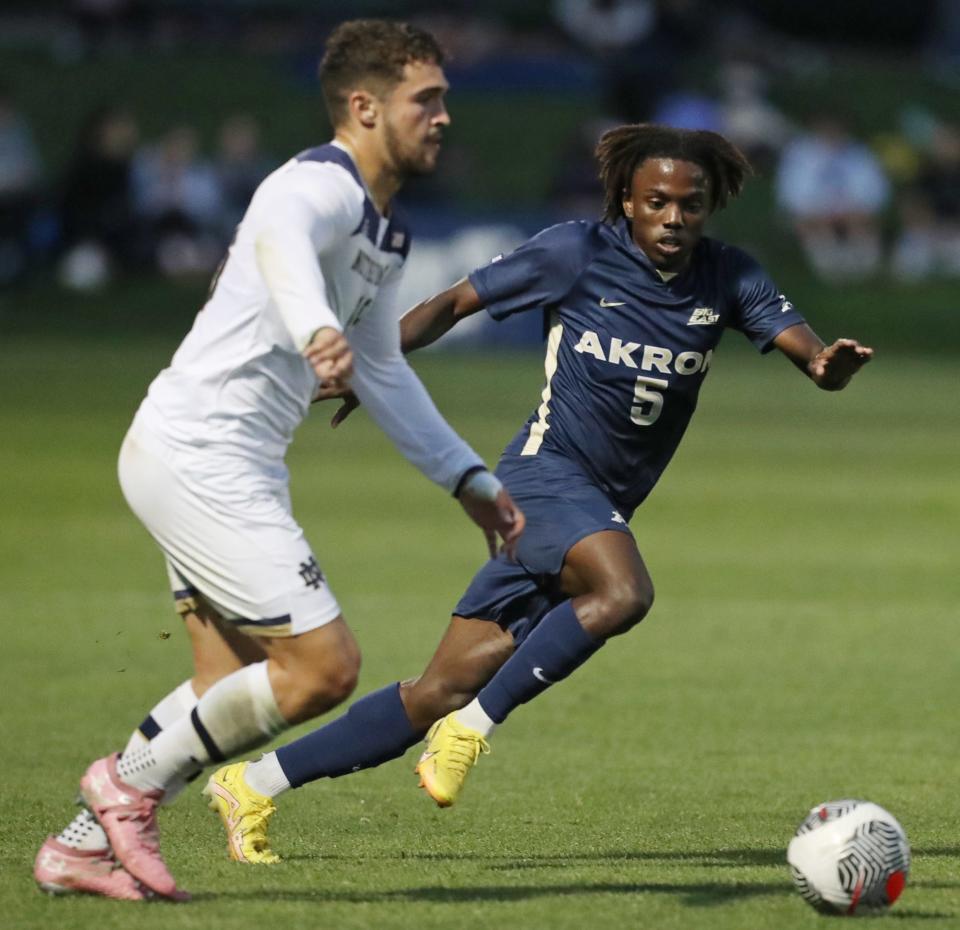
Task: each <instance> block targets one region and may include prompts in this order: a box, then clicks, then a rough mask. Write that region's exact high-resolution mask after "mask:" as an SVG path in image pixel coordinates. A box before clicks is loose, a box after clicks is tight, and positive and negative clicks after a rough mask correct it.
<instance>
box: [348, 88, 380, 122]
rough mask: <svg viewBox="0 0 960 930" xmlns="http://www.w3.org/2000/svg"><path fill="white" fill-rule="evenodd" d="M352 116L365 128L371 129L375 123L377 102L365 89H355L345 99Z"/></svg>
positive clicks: (377, 111) (377, 109)
mask: <svg viewBox="0 0 960 930" xmlns="http://www.w3.org/2000/svg"><path fill="white" fill-rule="evenodd" d="M347 104H348V106H349V108H350V113H351V115H352V116H353V118H354V119H355V120H356V121H357V122H358V123H359V124H360V125H361V126H363V127H364V128H365V129H373V127H374V126H376V124H377V115H378V113H379V102H378V100H377V98H376V97H374V96H373V94H370V93H368V92H367V91H365V90H355V91H353V93H351V94H350V96H349V98H348V99H347Z"/></svg>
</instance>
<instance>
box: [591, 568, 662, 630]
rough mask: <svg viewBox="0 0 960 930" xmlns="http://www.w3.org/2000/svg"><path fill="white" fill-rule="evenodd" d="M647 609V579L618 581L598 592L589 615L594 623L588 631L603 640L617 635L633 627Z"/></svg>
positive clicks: (649, 601) (650, 590)
mask: <svg viewBox="0 0 960 930" xmlns="http://www.w3.org/2000/svg"><path fill="white" fill-rule="evenodd" d="M651 607H653V583H652V582H651V581H650V579H649V578H632V579H627V580H625V581H620V582H618V583H617V584H616V585H613V586H611V587H610V588H609V589H608V590H606V591H604V592H603V593H602V595H601V596H600V598H599V601H598V604H597V609H596V610H595V611H594V612H593V613H594V615H595V620H594V622H593V623H590V624H589V627H588V628H589V629H590V632H592V633H593V634H594V635H599V636H602V637H603V638H607V637H609V636H617V635H619V634H621V633H626V632H627V631H628V630H630V629H631V628H633V627H634V626H636V625H637V624H638V623H639V622H640V621H641V620H642V619H643V618H644V617H645V616H646V615H647V614H648V613H650V608H651ZM585 625H587V624H585Z"/></svg>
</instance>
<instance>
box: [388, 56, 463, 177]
mask: <svg viewBox="0 0 960 930" xmlns="http://www.w3.org/2000/svg"><path fill="white" fill-rule="evenodd" d="M403 75H404V76H403V80H402V81H401V82H400V83H399V84H397V85H396V86H395V87H394V88H393V90H392V91H391V92H390V94H389V95H388V97H387V98H386V100H385V101H384V143H385V145H386V149H387V155H388V157H389V159H390V162H391V167H392V168H393V169H394V171H396V172H397V174H398V175H400V176H401V177H410V176H412V175H419V174H430V172H432V171H433V170H434V168H436V166H437V156H438V155H439V153H440V141H441V139H442V137H443V131H444V129H445V128H446V127H447V126H449V125H450V114H449V113H447V108H446V105H445V103H444V96H445V95H446V93H447V89H448V87H449V86H450V85H449V84H448V83H447V79H446V78H445V77H444V76H443V69H442V68H441V67H440V66H439V65H435V64H430V63H428V62H419V61H418V62H411V63H409V64H407V65H405V66H404V69H403Z"/></svg>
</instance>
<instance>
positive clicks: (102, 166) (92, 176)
mask: <svg viewBox="0 0 960 930" xmlns="http://www.w3.org/2000/svg"><path fill="white" fill-rule="evenodd" d="M138 138H139V130H138V127H137V123H136V121H135V120H134V118H133V115H132V114H131V113H130V112H128V111H127V110H125V109H124V108H122V107H114V106H106V107H101V108H99V109H98V110H96V111H94V112H93V113H92V114H91V115H90V116H89V118H88V119H87V120H86V122H85V123H84V125H83V127H82V128H81V131H80V138H79V140H78V143H77V148H76V151H75V152H74V155H73V158H72V159H71V161H70V164H69V166H68V168H67V171H66V174H65V176H64V180H63V190H62V199H61V207H60V216H61V226H62V235H63V246H64V256H63V259H62V262H61V266H60V279H61V281H62V282H63V283H64V284H65V285H66V286H68V287H75V288H78V289H81V290H83V289H92V288H95V287H98V286H100V285H102V284H105V283H106V282H107V280H108V279H109V278H110V276H111V275H112V273H113V272H115V271H117V270H130V269H131V268H134V267H136V266H137V265H138V264H140V263H141V262H142V261H143V259H144V255H143V246H142V241H141V236H140V231H139V228H138V224H137V219H136V213H135V211H134V205H133V190H132V184H131V165H132V160H133V154H134V152H135V150H136V147H137V140H138Z"/></svg>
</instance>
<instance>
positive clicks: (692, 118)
mask: <svg viewBox="0 0 960 930" xmlns="http://www.w3.org/2000/svg"><path fill="white" fill-rule="evenodd" d="M652 121H653V122H654V123H660V124H661V125H663V126H676V127H677V129H709V130H710V131H712V132H722V131H723V114H722V112H721V110H720V104H719V103H718V101H716V100H714V99H713V98H712V97H711V96H710V95H709V94H705V93H703V92H701V91H699V90H694V89H693V88H689V89H683V90H676V91H673V92H671V93H669V94H666V95H665V96H663V97H661V98H660V101H659V102H658V103H657V106H656V109H655V110H654V111H653V118H652Z"/></svg>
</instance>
